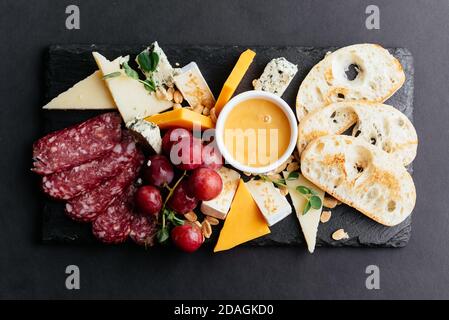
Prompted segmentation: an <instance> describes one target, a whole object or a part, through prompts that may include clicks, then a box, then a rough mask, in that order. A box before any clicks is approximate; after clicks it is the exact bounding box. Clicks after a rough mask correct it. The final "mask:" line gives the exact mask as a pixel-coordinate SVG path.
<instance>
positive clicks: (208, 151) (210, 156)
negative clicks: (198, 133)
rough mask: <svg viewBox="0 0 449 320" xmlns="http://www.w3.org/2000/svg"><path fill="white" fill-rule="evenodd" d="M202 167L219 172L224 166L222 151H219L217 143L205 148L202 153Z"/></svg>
mask: <svg viewBox="0 0 449 320" xmlns="http://www.w3.org/2000/svg"><path fill="white" fill-rule="evenodd" d="M201 166H202V167H205V168H210V169H212V170H218V169H220V168H221V167H222V166H223V157H222V155H221V153H220V151H218V147H217V144H216V143H214V142H211V143H209V144H208V145H206V146H204V147H203V150H202V151H201Z"/></svg>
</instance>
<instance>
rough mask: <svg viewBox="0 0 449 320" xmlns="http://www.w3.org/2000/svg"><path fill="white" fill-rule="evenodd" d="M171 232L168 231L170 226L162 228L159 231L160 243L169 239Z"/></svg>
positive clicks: (158, 239)
mask: <svg viewBox="0 0 449 320" xmlns="http://www.w3.org/2000/svg"><path fill="white" fill-rule="evenodd" d="M169 236H170V235H169V233H168V228H167V227H165V228H162V229H160V230H159V231H158V232H157V235H156V237H157V241H159V243H163V242H165V241H167V239H168V238H169Z"/></svg>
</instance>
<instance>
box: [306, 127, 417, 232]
mask: <svg viewBox="0 0 449 320" xmlns="http://www.w3.org/2000/svg"><path fill="white" fill-rule="evenodd" d="M301 172H302V174H303V175H304V177H306V178H307V179H308V180H310V181H311V182H312V183H314V184H315V185H317V186H318V187H319V188H321V189H322V190H324V191H326V192H327V193H328V194H330V195H332V196H333V197H335V198H336V199H338V200H340V201H341V202H343V203H346V204H347V205H349V206H351V207H354V208H356V209H357V210H359V211H360V212H362V213H363V214H365V215H366V216H368V217H369V218H371V219H373V220H375V221H377V222H379V223H381V224H383V225H386V226H394V225H397V224H399V223H401V222H402V221H404V219H405V218H407V217H408V216H409V215H410V213H411V212H412V210H413V208H414V206H415V202H416V191H415V185H414V183H413V179H412V177H411V176H410V174H409V173H408V172H407V170H406V169H405V167H404V166H403V165H402V164H401V163H399V162H397V161H395V160H394V159H393V158H392V157H391V156H390V155H389V154H388V153H386V152H385V151H383V150H381V149H379V148H376V147H375V146H373V145H371V144H369V143H367V142H365V141H364V140H363V139H356V138H354V137H351V136H343V135H330V136H324V137H320V138H318V139H315V140H313V141H312V142H311V143H309V145H308V146H307V147H306V149H305V150H304V152H303V153H302V155H301Z"/></svg>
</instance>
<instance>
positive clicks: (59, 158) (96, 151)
mask: <svg viewBox="0 0 449 320" xmlns="http://www.w3.org/2000/svg"><path fill="white" fill-rule="evenodd" d="M120 139H121V118H120V116H119V114H118V113H116V112H110V113H105V114H102V115H100V116H97V117H94V118H91V119H89V120H87V121H85V122H83V123H80V124H78V125H75V126H71V127H68V128H65V129H62V130H59V131H56V132H52V133H50V134H48V135H46V136H45V137H43V138H41V139H39V140H38V141H36V142H35V143H34V145H33V160H34V163H33V166H34V168H32V169H31V170H32V171H34V172H36V173H38V174H41V175H46V174H51V173H54V172H59V171H63V170H66V169H68V168H72V167H74V166H77V165H80V164H82V163H86V162H88V161H92V160H94V159H97V158H99V157H102V156H104V155H106V154H107V153H108V152H110V151H111V150H112V149H113V148H114V146H116V144H117V143H118V142H120Z"/></svg>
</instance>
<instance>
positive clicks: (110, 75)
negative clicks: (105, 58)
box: [101, 71, 122, 80]
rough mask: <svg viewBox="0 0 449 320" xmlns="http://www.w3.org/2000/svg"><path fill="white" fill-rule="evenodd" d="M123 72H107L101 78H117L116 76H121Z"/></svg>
mask: <svg viewBox="0 0 449 320" xmlns="http://www.w3.org/2000/svg"><path fill="white" fill-rule="evenodd" d="M121 74H122V73H121V72H120V71H116V72H112V73H108V74H105V75H104V76H103V77H102V78H101V79H103V80H106V79H110V78H115V77H119V76H120V75H121Z"/></svg>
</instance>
